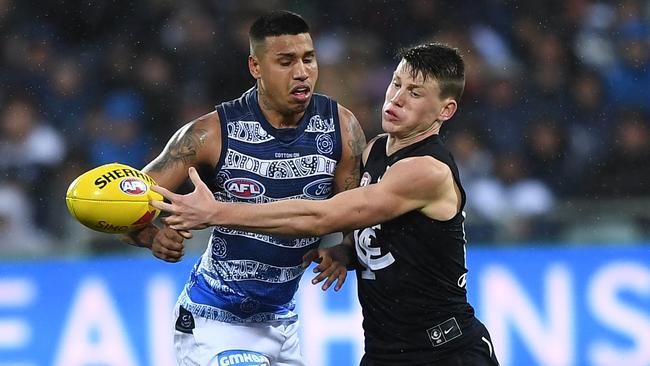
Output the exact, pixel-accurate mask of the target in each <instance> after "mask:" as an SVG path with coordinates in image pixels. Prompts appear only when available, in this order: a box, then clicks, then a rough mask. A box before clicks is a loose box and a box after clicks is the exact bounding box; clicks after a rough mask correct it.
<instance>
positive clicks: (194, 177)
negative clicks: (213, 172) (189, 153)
mask: <svg viewBox="0 0 650 366" xmlns="http://www.w3.org/2000/svg"><path fill="white" fill-rule="evenodd" d="M188 174H189V176H190V180H191V181H192V184H194V187H195V188H197V187H199V186H202V185H205V183H203V181H202V180H201V177H200V176H199V173H198V172H197V171H196V168H194V167H193V166H191V167H190V168H189V170H188Z"/></svg>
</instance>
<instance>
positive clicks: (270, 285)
mask: <svg viewBox="0 0 650 366" xmlns="http://www.w3.org/2000/svg"><path fill="white" fill-rule="evenodd" d="M216 108H217V112H218V113H219V119H220V120H221V131H222V136H223V137H222V152H221V157H220V160H219V164H218V166H217V167H216V168H215V170H214V175H213V177H212V179H213V181H212V182H210V183H211V186H212V187H213V188H212V189H213V191H214V196H215V198H216V199H217V200H220V201H228V202H240V203H251V204H252V203H265V202H272V201H277V200H285V199H314V200H321V199H326V198H329V197H330V196H331V194H332V188H333V184H334V170H335V168H336V165H337V162H338V161H339V159H340V157H341V131H340V127H339V116H338V109H337V103H336V102H335V101H333V100H332V99H330V98H328V97H326V96H323V95H318V94H314V95H313V97H312V99H311V101H310V103H309V106H308V107H307V109H306V111H305V114H304V116H303V118H302V120H301V121H300V124H299V126H298V127H297V128H290V129H276V128H274V127H273V126H272V125H271V124H270V123H269V122H268V121H267V120H266V118H264V116H263V114H262V112H261V110H260V108H259V105H258V102H257V88H252V89H250V90H248V91H247V92H245V93H244V94H243V95H242V96H241V97H240V98H239V99H236V100H233V101H230V102H226V103H222V104H220V105H218V106H217V107H216ZM319 242H320V238H318V237H307V238H298V239H295V238H286V237H279V236H272V235H263V234H256V233H251V232H246V231H240V230H235V229H228V228H225V227H220V226H217V227H214V228H213V231H212V235H211V237H210V241H209V243H208V247H207V249H206V251H205V252H204V253H203V255H202V256H201V258H200V259H199V261H198V262H197V263H196V265H195V266H194V269H193V270H192V272H191V275H190V279H189V281H188V283H187V284H186V285H185V288H184V290H183V292H182V293H181V295H180V297H179V304H180V305H181V306H182V307H184V308H186V309H187V310H189V311H190V312H191V313H193V314H194V315H197V316H201V317H204V318H208V319H214V320H218V321H223V322H238V323H251V322H255V323H258V322H269V321H276V320H295V319H296V313H295V312H294V307H295V305H294V298H293V297H294V294H295V292H296V290H297V289H298V282H299V281H300V277H301V276H302V274H303V271H304V269H303V268H302V256H303V255H304V254H305V253H306V252H307V251H309V250H310V249H313V248H315V247H317V246H318V244H319Z"/></svg>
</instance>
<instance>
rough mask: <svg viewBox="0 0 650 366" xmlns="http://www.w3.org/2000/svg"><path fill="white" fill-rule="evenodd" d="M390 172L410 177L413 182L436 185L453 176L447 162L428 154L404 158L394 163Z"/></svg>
mask: <svg viewBox="0 0 650 366" xmlns="http://www.w3.org/2000/svg"><path fill="white" fill-rule="evenodd" d="M388 172H390V173H393V174H394V175H399V176H404V177H408V179H409V181H411V182H412V183H413V184H423V185H426V186H436V187H438V186H440V185H442V184H443V183H445V182H446V181H448V180H449V179H450V178H452V174H451V169H449V166H447V164H445V163H443V162H442V161H440V160H438V159H436V158H434V157H432V156H428V155H427V156H415V157H409V158H406V159H402V160H400V161H398V162H397V163H395V164H393V165H392V166H391V167H390V169H388ZM388 172H387V173H388Z"/></svg>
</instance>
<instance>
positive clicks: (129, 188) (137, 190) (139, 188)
mask: <svg viewBox="0 0 650 366" xmlns="http://www.w3.org/2000/svg"><path fill="white" fill-rule="evenodd" d="M120 190H122V192H124V193H126V194H128V195H131V196H141V195H143V194H145V193H147V190H148V187H147V183H145V182H144V181H143V180H142V179H139V178H125V179H122V181H121V182H120Z"/></svg>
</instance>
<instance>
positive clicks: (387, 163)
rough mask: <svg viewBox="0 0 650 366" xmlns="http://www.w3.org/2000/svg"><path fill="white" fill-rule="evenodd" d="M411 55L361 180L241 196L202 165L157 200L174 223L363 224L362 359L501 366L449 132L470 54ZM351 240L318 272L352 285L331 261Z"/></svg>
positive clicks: (438, 49) (434, 49) (416, 51)
mask: <svg viewBox="0 0 650 366" xmlns="http://www.w3.org/2000/svg"><path fill="white" fill-rule="evenodd" d="M399 55H400V57H401V61H400V62H399V64H398V65H397V68H396V69H395V72H394V74H393V79H392V81H391V83H390V85H389V86H388V88H387V90H386V98H385V101H384V105H383V109H382V111H383V113H382V128H383V129H384V131H385V132H386V134H383V135H380V136H378V137H376V138H375V139H374V140H372V141H371V142H370V143H369V144H368V146H367V147H366V149H365V151H364V153H363V169H362V171H363V175H362V177H361V183H360V185H361V187H359V188H356V189H352V190H349V191H345V192H342V193H341V194H338V195H336V196H334V197H333V198H330V199H328V200H324V201H305V200H295V201H283V202H274V203H269V204H264V205H255V206H253V205H240V204H233V203H223V202H217V201H215V200H214V199H212V197H211V193H210V191H209V190H208V189H207V188H206V186H205V184H204V183H203V182H201V180H200V178H199V177H198V175H196V172H195V171H192V170H191V171H190V173H189V174H190V177H191V178H192V181H193V182H194V184H195V186H196V188H195V190H194V191H193V192H192V193H190V194H187V195H184V196H182V195H177V194H174V193H171V192H168V191H167V190H165V189H163V188H158V187H155V186H154V188H153V189H154V190H156V191H158V192H160V193H162V194H163V195H165V196H166V197H167V198H168V199H170V200H171V204H168V203H164V202H160V203H155V202H154V203H152V204H153V205H154V206H157V207H159V208H160V209H163V210H166V211H168V212H170V213H171V215H170V216H169V217H167V218H165V222H166V223H167V224H169V225H170V226H171V227H172V228H176V229H179V230H189V229H194V228H202V227H206V226H209V225H222V226H225V227H230V228H237V229H240V230H250V231H255V232H260V233H270V234H291V235H299V236H303V235H320V234H324V233H328V232H334V231H340V230H352V229H356V230H355V231H354V235H353V239H354V240H353V241H354V248H355V250H354V252H356V255H355V256H354V257H356V259H357V260H358V264H357V265H358V266H359V267H358V268H359V269H358V270H357V280H358V291H359V300H360V302H361V307H362V310H363V317H364V319H363V327H364V334H365V355H364V357H363V359H362V360H361V365H409V366H414V365H443V366H445V365H464V366H471V365H498V361H497V358H496V356H495V353H494V349H493V347H492V342H491V339H490V335H489V333H488V331H487V329H486V328H485V326H484V325H483V324H482V323H481V322H480V321H479V320H478V319H477V318H476V317H475V316H474V309H473V308H472V306H471V305H470V304H469V303H468V302H467V296H466V295H467V294H466V289H465V283H466V274H467V268H466V261H465V259H466V258H465V244H466V241H465V233H464V227H463V222H464V219H465V216H464V212H463V208H464V206H465V192H464V190H463V187H462V185H461V182H460V178H459V175H458V169H457V167H456V164H455V162H454V159H453V157H452V155H451V154H450V153H449V151H448V150H447V149H446V148H445V146H444V144H443V142H442V141H441V139H440V137H439V135H438V134H439V131H440V128H441V126H442V124H443V123H444V122H445V121H447V120H449V119H450V118H452V116H453V115H454V113H455V112H456V110H457V108H458V102H459V100H460V98H461V95H462V92H463V88H464V84H465V76H464V62H463V59H462V58H461V56H460V54H459V53H458V52H457V50H455V49H453V48H450V47H448V46H446V45H441V44H436V43H434V44H424V45H419V46H416V47H413V48H409V49H405V50H402V51H401V52H400V54H399ZM346 238H349V237H346ZM348 244H350V242H347V243H343V244H341V245H339V246H335V247H332V248H328V249H320V250H319V252H320V257H321V261H320V264H319V265H318V266H317V267H316V269H315V270H316V272H320V273H319V274H318V275H317V276H316V277H315V278H314V280H313V281H312V282H314V283H318V282H320V281H323V280H325V283H324V285H323V288H324V289H326V288H327V287H329V286H330V285H331V284H333V283H335V282H336V285H337V287H338V286H340V284H341V282H342V281H344V280H345V271H340V270H339V269H338V267H337V266H330V264H332V263H334V264H346V265H352V264H353V262H352V259H351V257H352V256H350V255H348V256H347V257H346V253H350V252H352V251H351V250H347V248H348V246H347V245H348ZM310 259H313V257H312V258H310Z"/></svg>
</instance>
